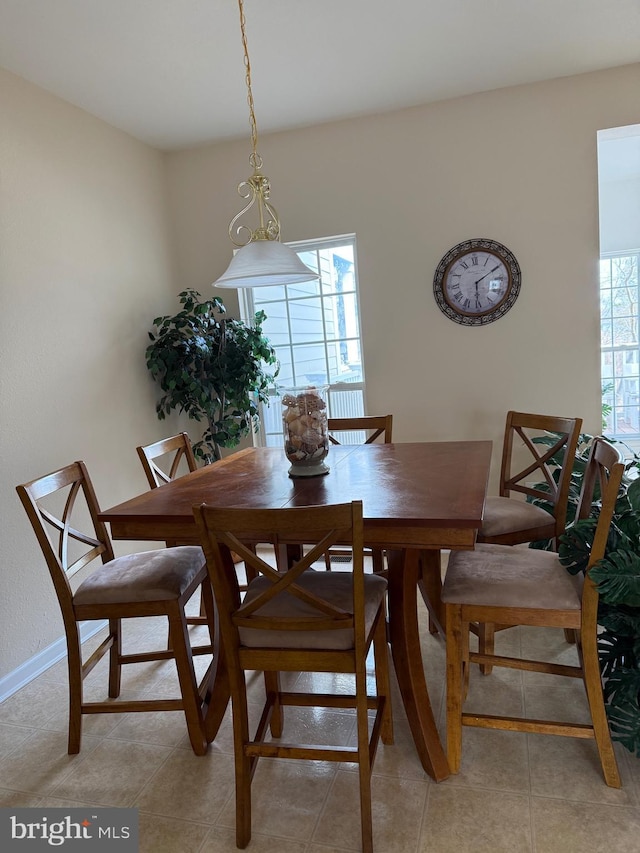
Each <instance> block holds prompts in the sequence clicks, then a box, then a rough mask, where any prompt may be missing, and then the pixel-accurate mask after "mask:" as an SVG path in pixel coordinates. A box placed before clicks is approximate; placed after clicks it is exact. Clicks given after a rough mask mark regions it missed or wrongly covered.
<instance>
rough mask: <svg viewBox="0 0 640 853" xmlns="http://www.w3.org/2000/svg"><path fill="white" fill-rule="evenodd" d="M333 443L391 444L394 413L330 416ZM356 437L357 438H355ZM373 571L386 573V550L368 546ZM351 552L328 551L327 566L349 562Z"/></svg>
mask: <svg viewBox="0 0 640 853" xmlns="http://www.w3.org/2000/svg"><path fill="white" fill-rule="evenodd" d="M327 428H328V430H329V441H330V442H331V444H356V443H358V444H373V443H374V442H376V441H378V439H380V440H381V442H382V443H384V444H391V435H392V432H393V415H362V416H359V417H353V418H329V419H328V421H327ZM354 439H355V440H354ZM365 553H366V554H369V555H370V556H371V562H372V566H373V571H374V572H375V573H376V574H385V571H386V569H385V558H384V551H383V550H382V549H380V548H368V549H366V551H365ZM350 554H351V552H350V551H349V550H347V549H345V548H333V549H332V550H331V552H329V553H327V556H326V564H325V568H326V569H327V571H331V561H332V560H333V561H334V562H339V561H344V562H349V559H350Z"/></svg>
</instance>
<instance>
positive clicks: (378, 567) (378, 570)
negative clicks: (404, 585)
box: [371, 548, 385, 575]
mask: <svg viewBox="0 0 640 853" xmlns="http://www.w3.org/2000/svg"><path fill="white" fill-rule="evenodd" d="M371 567H372V569H373V573H374V574H375V575H384V574H385V568H384V551H382V550H380V548H374V549H373V550H372V551H371Z"/></svg>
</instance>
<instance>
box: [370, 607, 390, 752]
mask: <svg viewBox="0 0 640 853" xmlns="http://www.w3.org/2000/svg"><path fill="white" fill-rule="evenodd" d="M373 657H374V661H375V670H376V695H377V696H384V710H383V712H382V724H381V726H380V739H381V740H382V743H386V744H392V743H393V715H392V713H391V680H390V677H389V646H388V644H387V622H386V619H385V615H384V611H383V612H382V613H381V614H380V618H379V619H378V624H377V625H376V629H375V634H374V635H373Z"/></svg>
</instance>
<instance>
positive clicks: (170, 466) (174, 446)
mask: <svg viewBox="0 0 640 853" xmlns="http://www.w3.org/2000/svg"><path fill="white" fill-rule="evenodd" d="M136 451H137V453H138V457H139V458H140V461H141V462H142V467H143V469H144V473H145V474H146V475H147V480H148V481H149V486H150V487H151V488H152V489H157V488H158V487H159V486H163V485H164V484H165V483H170V482H171V481H172V480H175V479H176V477H180V476H182V475H183V474H186V473H188V472H189V471H195V470H196V469H197V467H198V464H197V462H196V458H195V456H194V453H193V448H192V446H191V439H190V438H189V435H188V434H187V433H186V432H179V433H177V434H176V435H171V436H169V437H168V438H161V439H160V441H154V442H153V444H141V445H140V446H139V447H136ZM166 545H167V548H173V547H175V546H176V545H198V547H199V545H200V543H199V541H198V539H197V538H196V539H194V540H193V541H191V540H180V541H178V540H177V539H170V540H167V542H166ZM203 560H204V556H203ZM207 618H208V617H207V614H206V613H205V609H204V601H202V600H201V601H200V611H199V614H198V615H189V616H188V617H187V624H189V625H204V624H206V622H207ZM168 642H170V638H169V640H168Z"/></svg>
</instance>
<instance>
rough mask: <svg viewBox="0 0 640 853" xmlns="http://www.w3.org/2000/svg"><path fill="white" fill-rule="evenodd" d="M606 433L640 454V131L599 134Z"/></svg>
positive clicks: (616, 130) (639, 127) (614, 130)
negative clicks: (637, 450)
mask: <svg viewBox="0 0 640 853" xmlns="http://www.w3.org/2000/svg"><path fill="white" fill-rule="evenodd" d="M598 196H599V205H600V349H601V378H602V414H603V432H604V433H605V435H608V436H611V437H612V438H617V439H620V440H621V441H624V442H625V443H627V444H628V445H629V446H630V447H631V448H632V449H639V450H640V202H639V199H640V125H631V126H628V127H617V128H609V129H607V130H601V131H599V132H598Z"/></svg>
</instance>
